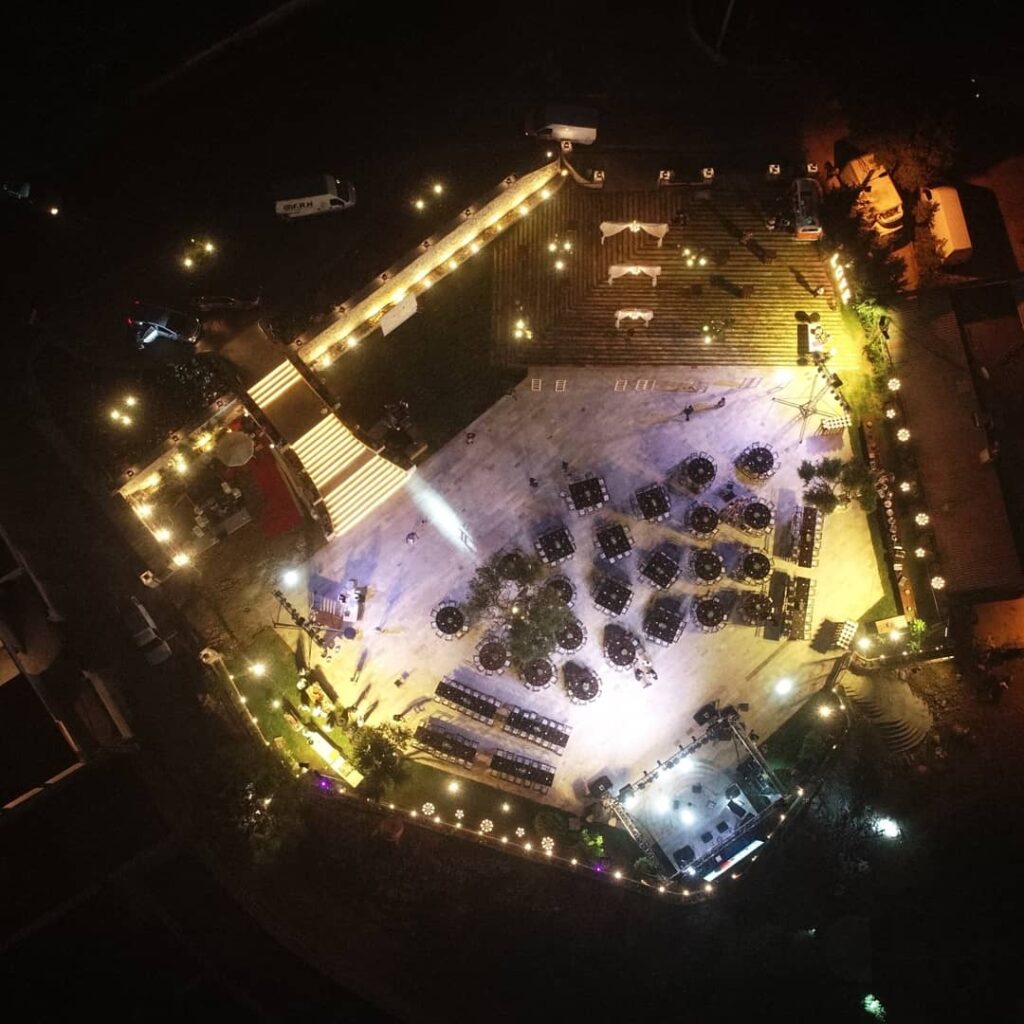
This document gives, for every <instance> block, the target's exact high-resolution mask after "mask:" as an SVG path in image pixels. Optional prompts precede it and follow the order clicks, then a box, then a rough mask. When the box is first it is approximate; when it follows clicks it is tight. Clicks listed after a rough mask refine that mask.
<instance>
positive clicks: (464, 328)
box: [321, 251, 522, 450]
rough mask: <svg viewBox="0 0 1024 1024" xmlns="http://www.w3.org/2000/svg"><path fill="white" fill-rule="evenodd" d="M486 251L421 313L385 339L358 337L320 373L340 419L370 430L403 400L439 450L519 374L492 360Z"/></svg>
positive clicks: (435, 292) (429, 298) (424, 301)
mask: <svg viewBox="0 0 1024 1024" xmlns="http://www.w3.org/2000/svg"><path fill="white" fill-rule="evenodd" d="M492 276H493V274H492V263H491V256H490V253H489V252H486V251H485V252H484V253H482V254H481V255H480V256H478V257H477V258H476V259H474V260H470V261H468V262H467V263H465V264H463V265H462V266H461V267H460V268H459V270H458V273H455V274H450V275H449V276H448V277H447V278H445V279H444V280H443V281H441V282H440V283H439V284H437V285H435V286H434V288H432V289H431V290H430V291H429V292H426V293H425V294H422V295H420V296H419V297H418V302H419V303H420V309H419V311H418V312H417V313H416V314H415V315H414V316H413V317H412V318H411V319H410V320H408V321H406V322H405V323H404V324H402V326H401V327H399V328H398V329H397V330H396V331H395V332H394V333H393V334H390V335H388V336H387V337H386V338H385V337H383V336H382V335H380V334H379V333H374V334H372V335H371V336H370V337H369V338H366V339H364V340H363V341H362V342H361V343H360V345H359V347H358V348H356V349H353V350H351V351H349V352H346V353H344V354H343V355H342V357H341V358H339V359H338V360H337V361H336V362H335V363H334V364H333V365H332V366H330V367H328V368H327V369H326V370H323V371H321V375H322V377H323V379H324V382H325V384H326V385H327V387H328V388H329V389H330V390H331V391H332V392H333V393H334V394H336V395H337V396H338V399H339V400H340V402H341V412H342V415H343V416H344V418H345V419H347V420H349V421H350V422H352V423H354V424H357V425H358V426H360V427H362V428H363V429H369V428H370V427H372V426H373V425H374V423H376V422H377V420H378V419H380V417H381V416H382V415H383V413H384V406H385V404H387V403H390V402H397V401H399V400H401V399H404V400H405V401H407V402H408V403H409V407H410V413H411V415H412V419H413V423H414V425H415V427H416V429H417V430H418V431H419V433H420V435H421V436H422V437H423V439H424V440H425V441H426V442H427V443H428V444H429V445H430V447H431V448H432V449H433V450H437V449H438V448H439V447H441V445H443V444H444V443H445V442H446V441H448V440H450V439H451V438H452V437H454V436H455V434H457V433H458V432H459V431H460V430H462V429H464V428H465V427H466V426H467V425H468V424H469V423H471V422H472V421H473V420H474V419H476V417H477V416H479V415H480V414H481V413H482V412H484V411H485V410H486V409H488V408H489V407H490V406H491V405H492V404H493V403H494V402H495V401H496V400H497V399H498V398H500V397H501V396H502V395H503V394H505V393H506V392H507V391H508V390H509V388H510V387H512V386H513V385H514V384H516V383H517V382H518V380H519V379H520V378H521V376H522V373H521V372H519V371H513V370H509V369H508V368H506V367H504V366H500V365H498V364H497V363H496V362H495V361H494V358H493V346H492V340H491V284H492Z"/></svg>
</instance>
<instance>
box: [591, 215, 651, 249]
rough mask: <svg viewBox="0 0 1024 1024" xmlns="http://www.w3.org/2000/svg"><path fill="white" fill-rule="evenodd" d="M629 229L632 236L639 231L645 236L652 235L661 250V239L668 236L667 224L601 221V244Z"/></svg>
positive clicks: (637, 221)
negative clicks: (644, 233)
mask: <svg viewBox="0 0 1024 1024" xmlns="http://www.w3.org/2000/svg"><path fill="white" fill-rule="evenodd" d="M627 228H628V229H629V230H630V231H632V232H633V234H634V235H635V234H638V233H639V232H641V231H646V232H647V234H649V235H653V236H654V237H655V238H656V239H657V240H658V248H659V249H660V248H661V242H662V239H663V238H664V237H665V236H666V235H667V234H668V225H667V224H648V223H645V222H644V221H639V220H627V221H622V222H620V221H616V220H603V221H601V244H602V245H604V240H605V239H606V238H611V236H612V235H617V234H618V233H619V232H620V231H625V230H626V229H627Z"/></svg>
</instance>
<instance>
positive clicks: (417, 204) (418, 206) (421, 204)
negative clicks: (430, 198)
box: [412, 199, 427, 210]
mask: <svg viewBox="0 0 1024 1024" xmlns="http://www.w3.org/2000/svg"><path fill="white" fill-rule="evenodd" d="M412 205H413V206H415V207H416V209H417V210H425V209H426V207H427V204H426V203H425V202H423V200H422V199H417V200H416V201H415V202H414V203H413V204H412Z"/></svg>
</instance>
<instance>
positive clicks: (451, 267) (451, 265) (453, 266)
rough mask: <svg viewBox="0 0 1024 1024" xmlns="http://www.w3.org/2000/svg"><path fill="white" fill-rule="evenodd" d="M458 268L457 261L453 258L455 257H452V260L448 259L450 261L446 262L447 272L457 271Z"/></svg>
mask: <svg viewBox="0 0 1024 1024" xmlns="http://www.w3.org/2000/svg"><path fill="white" fill-rule="evenodd" d="M458 267H459V261H458V260H457V259H456V258H455V257H454V256H453V257H452V258H451V259H450V260H449V261H448V269H449V270H457V269H458Z"/></svg>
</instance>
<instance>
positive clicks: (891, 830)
mask: <svg viewBox="0 0 1024 1024" xmlns="http://www.w3.org/2000/svg"><path fill="white" fill-rule="evenodd" d="M875 831H876V832H877V833H878V834H879V835H880V836H884V837H885V838H886V839H899V837H900V831H901V830H900V826H899V824H898V823H897V822H895V821H893V819H892V818H875Z"/></svg>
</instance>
